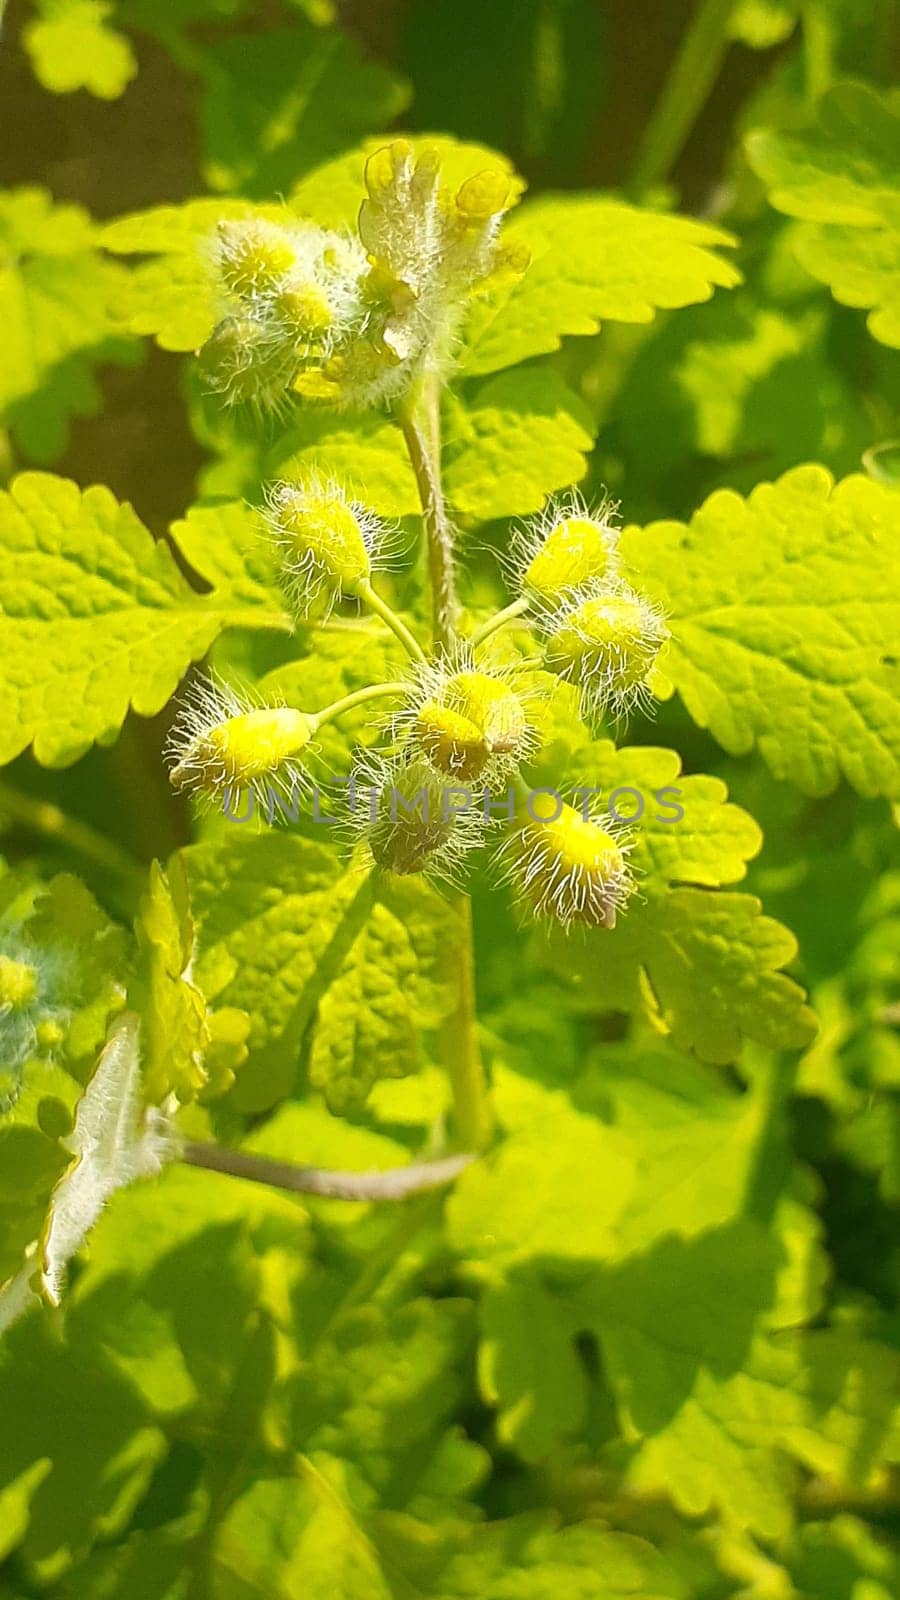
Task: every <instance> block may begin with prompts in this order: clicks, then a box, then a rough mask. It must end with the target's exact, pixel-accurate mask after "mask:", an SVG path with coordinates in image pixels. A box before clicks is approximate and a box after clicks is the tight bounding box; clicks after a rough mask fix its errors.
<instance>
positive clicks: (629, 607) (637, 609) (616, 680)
mask: <svg viewBox="0 0 900 1600" xmlns="http://www.w3.org/2000/svg"><path fill="white" fill-rule="evenodd" d="M547 626H548V632H547V637H546V643H545V659H546V662H547V665H548V667H549V668H550V669H551V671H553V672H556V673H558V675H559V676H560V677H561V678H565V679H566V680H567V681H569V682H571V683H575V684H578V685H580V687H581V689H582V693H583V697H584V704H585V709H586V710H587V711H588V712H589V713H592V714H599V713H600V712H602V711H605V710H607V709H610V710H612V711H613V713H615V714H623V713H626V712H628V711H629V710H631V709H632V708H633V707H634V706H635V705H642V704H647V703H648V702H649V701H650V698H651V695H652V689H651V685H650V683H649V681H648V680H649V679H650V676H651V673H652V670H653V668H654V666H655V663H656V660H657V657H658V655H659V653H660V650H661V649H662V647H663V645H664V643H665V642H666V640H667V638H668V636H669V634H668V629H667V628H666V625H665V622H664V620H663V616H662V612H661V611H659V609H658V608H657V607H656V606H654V605H651V604H650V602H649V601H647V600H645V599H643V598H642V596H641V595H639V594H637V593H636V592H635V591H634V590H633V589H630V588H628V587H627V585H625V584H621V585H619V586H617V587H616V588H606V587H605V586H603V585H601V584H596V585H587V586H585V587H584V588H582V589H580V590H576V591H575V592H574V593H572V594H571V595H570V596H568V597H567V599H566V600H565V601H564V603H563V605H562V607H561V609H558V610H557V611H556V612H555V613H554V614H552V616H550V617H549V618H548V620H547Z"/></svg>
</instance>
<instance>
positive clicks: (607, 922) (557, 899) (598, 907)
mask: <svg viewBox="0 0 900 1600" xmlns="http://www.w3.org/2000/svg"><path fill="white" fill-rule="evenodd" d="M528 810H529V816H528V820H527V821H526V822H525V823H524V824H523V825H522V826H521V827H519V828H518V829H517V830H516V832H515V833H514V835H513V838H512V843H511V845H510V846H509V847H508V851H507V858H508V861H509V875H510V877H511V878H512V880H513V882H514V884H515V885H516V887H517V888H518V890H519V892H520V894H521V895H522V898H523V899H524V900H526V901H527V903H528V904H529V906H530V907H531V908H532V909H533V910H534V911H535V912H536V913H537V914H538V915H539V916H545V917H550V918H552V920H553V921H555V922H559V923H561V924H562V925H563V926H564V927H568V926H569V925H570V924H571V923H573V922H578V923H581V924H583V925H584V926H586V927H590V928H612V927H615V922H616V913H617V911H618V910H619V909H620V908H621V907H622V906H623V905H624V904H625V902H626V900H627V899H628V897H629V895H630V894H631V892H632V889H633V881H632V878H631V874H630V872H629V870H628V864H627V860H626V852H627V846H626V845H624V844H623V842H622V839H621V835H620V834H618V833H617V832H616V831H615V829H614V828H612V827H610V826H602V825H601V824H600V823H599V822H593V821H590V820H589V819H587V818H585V817H584V816H582V815H581V814H580V813H579V812H578V811H575V810H574V809H573V808H572V806H570V805H566V804H565V803H564V802H563V801H562V800H561V799H560V798H559V797H557V796H556V795H553V794H547V793H538V794H535V795H533V796H532V797H531V799H530V800H529V806H528Z"/></svg>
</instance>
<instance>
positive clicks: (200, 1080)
mask: <svg viewBox="0 0 900 1600" xmlns="http://www.w3.org/2000/svg"><path fill="white" fill-rule="evenodd" d="M177 865H178V863H177V860H176V868H177ZM181 876H182V878H183V874H182V875H181ZM173 888H174V889H175V890H176V892H175V893H173ZM179 890H180V892H178V891H179ZM136 933H137V939H138V957H139V963H140V965H139V968H138V974H137V977H136V979H135V981H134V982H133V984H132V986H131V994H130V1004H131V1005H133V1006H134V1007H135V1009H136V1010H137V1011H138V1012H139V1014H140V1017H141V1028H142V1037H143V1053H144V1084H143V1095H144V1100H145V1102H146V1103H147V1104H148V1105H161V1104H162V1102H163V1101H164V1100H165V1099H166V1096H167V1095H169V1094H175V1095H177V1096H178V1099H179V1100H180V1101H182V1102H185V1101H188V1100H192V1099H193V1098H194V1096H195V1095H196V1094H197V1093H198V1092H199V1091H200V1090H201V1089H202V1088H203V1087H204V1086H205V1084H206V1082H207V1074H206V1070H205V1066H204V1058H205V1055H206V1051H207V1049H208V1047H209V1043H210V1032H209V1018H208V1016H207V1011H206V1002H205V1000H204V998H203V995H202V994H201V992H200V990H199V989H198V988H197V985H196V984H195V983H194V982H193V981H192V979H191V977H190V971H191V964H192V962H193V957H194V929H193V925H192V923H191V918H190V912H189V909H188V906H187V901H186V887H185V886H184V884H183V882H181V883H179V880H178V877H177V876H174V875H173V883H172V886H170V882H169V880H168V879H167V878H166V875H165V873H164V872H163V870H162V868H161V867H160V865H159V862H158V861H154V862H153V864H152V866H151V868H150V883H149V886H148V889H147V893H146V895H145V896H144V898H143V900H142V901H141V906H140V912H139V916H138V921H137V924H136Z"/></svg>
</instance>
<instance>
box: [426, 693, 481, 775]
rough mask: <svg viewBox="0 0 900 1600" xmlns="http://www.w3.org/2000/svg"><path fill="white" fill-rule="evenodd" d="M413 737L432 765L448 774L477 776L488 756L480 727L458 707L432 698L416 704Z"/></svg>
mask: <svg viewBox="0 0 900 1600" xmlns="http://www.w3.org/2000/svg"><path fill="white" fill-rule="evenodd" d="M413 738H414V740H415V742H416V743H417V744H418V746H419V748H420V749H421V750H422V751H423V752H424V754H425V755H426V756H427V757H428V759H429V761H430V762H431V763H432V765H433V766H435V767H437V768H438V769H439V771H441V772H446V773H447V775H448V776H449V777H454V778H462V779H468V778H478V777H480V776H481V774H482V772H483V771H484V769H485V767H486V766H487V763H488V761H489V760H490V755H491V752H490V750H489V748H488V745H487V741H486V739H485V736H484V733H483V731H482V729H481V728H479V727H477V726H476V724H475V723H474V722H470V720H469V718H468V717H466V716H464V715H463V713H462V712H461V711H455V710H454V709H453V707H452V706H442V705H440V704H438V702H437V701H435V700H426V702H425V704H424V705H422V706H420V707H419V710H418V713H417V715H416V720H415V724H414V729H413Z"/></svg>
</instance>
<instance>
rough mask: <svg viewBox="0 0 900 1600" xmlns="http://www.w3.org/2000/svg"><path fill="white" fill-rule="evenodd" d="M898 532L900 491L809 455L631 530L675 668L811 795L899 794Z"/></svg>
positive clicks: (706, 715)
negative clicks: (844, 787) (690, 509)
mask: <svg viewBox="0 0 900 1600" xmlns="http://www.w3.org/2000/svg"><path fill="white" fill-rule="evenodd" d="M898 530H900V496H898V495H897V493H896V492H895V491H894V490H892V489H890V488H887V487H886V486H884V485H882V484H876V483H872V482H870V481H869V480H868V479H866V478H862V477H851V478H846V479H844V480H843V482H841V483H839V484H838V485H836V486H835V485H834V483H833V480H832V479H831V477H830V476H829V474H828V473H827V472H825V471H824V469H823V468H821V467H813V466H810V467H798V468H797V469H796V470H795V471H793V472H789V473H786V474H785V475H784V476H783V477H782V478H780V479H779V480H778V482H777V483H774V484H761V485H760V486H759V488H757V489H755V490H754V491H753V493H752V494H751V495H750V497H749V498H748V499H747V500H742V499H741V498H740V497H739V496H738V495H736V494H734V493H733V492H731V491H730V490H721V491H719V492H718V493H716V494H714V495H711V496H710V498H709V500H707V501H706V503H705V505H704V506H702V507H701V509H700V510H699V511H698V512H696V513H695V515H694V517H693V518H692V520H691V523H690V525H689V526H687V527H685V526H683V525H682V524H680V523H677V522H658V523H653V524H651V525H650V526H649V527H648V528H647V529H645V530H644V531H643V532H642V533H640V532H638V530H636V529H628V530H627V531H626V534H625V537H624V540H623V552H624V554H625V557H626V560H627V561H629V562H630V563H632V564H633V566H634V568H635V569H636V570H637V571H638V572H639V574H640V577H639V581H640V583H641V584H642V586H644V587H645V588H647V589H648V590H649V591H650V592H652V593H655V594H658V595H659V597H660V598H661V599H662V600H663V602H664V604H665V606H666V610H667V612H668V614H669V618H668V619H669V626H670V628H671V631H672V642H671V645H670V648H669V651H668V654H667V658H666V663H665V671H666V674H667V676H668V677H670V678H671V680H672V682H673V683H674V684H675V686H676V688H677V689H678V690H679V692H680V694H681V696H682V698H683V700H684V703H685V705H686V707H687V709H688V711H689V712H690V714H691V716H692V717H693V718H694V720H695V721H696V722H698V723H699V724H700V726H701V727H704V728H709V730H710V732H711V733H712V734H713V735H714V736H715V738H717V739H718V740H719V742H720V744H722V745H724V747H725V749H726V750H728V751H729V752H730V753H731V754H733V755H744V754H746V752H747V751H749V750H750V749H752V748H753V746H754V745H757V746H758V748H759V751H760V754H761V755H762V757H763V759H764V760H765V761H766V763H767V765H768V766H769V767H770V769H771V771H772V772H773V773H774V774H775V776H776V777H778V778H782V779H786V780H787V781H789V782H791V783H794V784H796V785H797V787H798V788H800V789H802V790H803V791H804V792H805V793H807V794H827V793H828V792H829V791H830V790H831V789H833V788H834V787H835V785H836V784H837V782H838V780H839V778H840V777H841V776H844V777H845V778H847V780H848V781H849V782H850V783H852V784H853V786H854V788H856V789H858V790H859V792H860V793H861V794H864V795H876V794H887V795H897V794H900V724H898V719H897V714H896V708H897V695H898V688H900V676H898V668H897V660H896V648H895V647H896V640H897V633H898V628H900V586H898V581H897V579H898V569H897V562H896V540H897V535H898Z"/></svg>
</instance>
